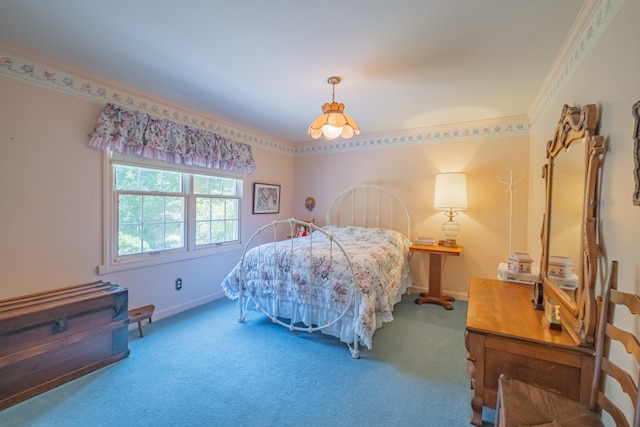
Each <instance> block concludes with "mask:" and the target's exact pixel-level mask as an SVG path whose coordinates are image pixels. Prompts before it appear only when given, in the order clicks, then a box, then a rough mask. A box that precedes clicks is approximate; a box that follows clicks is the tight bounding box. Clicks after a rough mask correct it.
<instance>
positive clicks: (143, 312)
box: [129, 304, 156, 338]
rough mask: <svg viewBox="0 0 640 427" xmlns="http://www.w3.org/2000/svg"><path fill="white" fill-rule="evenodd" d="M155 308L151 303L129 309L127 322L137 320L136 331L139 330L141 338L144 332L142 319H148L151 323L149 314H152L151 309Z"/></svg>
mask: <svg viewBox="0 0 640 427" xmlns="http://www.w3.org/2000/svg"><path fill="white" fill-rule="evenodd" d="M155 309H156V306H155V305H153V304H151V305H145V306H144V307H139V308H133V309H131V310H129V323H133V322H138V331H139V332H140V337H141V338H142V337H144V332H143V331H142V321H143V320H146V319H148V320H149V323H151V316H152V315H153V310H155Z"/></svg>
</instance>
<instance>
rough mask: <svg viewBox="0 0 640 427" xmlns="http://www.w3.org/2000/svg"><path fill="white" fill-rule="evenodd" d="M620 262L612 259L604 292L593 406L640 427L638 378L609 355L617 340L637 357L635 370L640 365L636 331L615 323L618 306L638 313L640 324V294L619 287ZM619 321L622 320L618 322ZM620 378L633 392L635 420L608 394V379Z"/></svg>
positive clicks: (617, 420)
mask: <svg viewBox="0 0 640 427" xmlns="http://www.w3.org/2000/svg"><path fill="white" fill-rule="evenodd" d="M617 282H618V262H617V261H612V262H611V268H610V269H609V278H608V279H607V283H606V285H605V289H604V291H603V293H602V302H601V304H602V305H601V310H600V313H601V314H600V318H599V323H598V331H597V335H596V359H595V372H594V378H593V384H592V387H591V410H597V409H598V407H600V408H602V410H604V411H606V412H607V413H609V415H611V417H612V418H613V420H614V421H615V423H616V426H618V427H622V426H625V427H629V426H631V425H632V426H633V427H640V395H638V382H639V381H640V376H638V375H636V379H635V380H634V379H633V377H632V376H631V375H630V374H629V373H628V372H627V371H626V370H624V369H622V368H621V367H620V366H618V365H617V364H615V363H614V362H612V361H611V359H610V358H609V353H610V349H611V346H612V344H613V343H615V342H617V343H619V344H620V345H622V346H624V348H625V349H626V351H627V353H629V354H631V355H632V356H633V357H634V359H635V370H632V371H633V372H636V373H637V372H638V371H639V367H640V342H639V341H638V338H637V337H636V335H635V334H634V333H631V332H629V331H627V330H623V329H621V328H620V327H619V326H615V325H614V313H615V312H616V310H618V313H617V315H618V316H619V315H620V314H622V313H621V310H623V309H625V307H626V309H628V310H629V312H630V313H631V314H632V315H633V316H634V317H633V319H634V322H632V323H633V324H634V325H638V324H640V297H639V296H638V295H634V294H630V293H626V292H621V291H618V290H617V289H616V288H617ZM616 323H619V322H616ZM631 363H633V362H631ZM609 378H611V379H614V380H615V381H617V382H618V383H619V385H620V387H621V389H622V390H623V391H624V392H625V393H626V394H627V395H628V396H629V398H630V399H631V402H632V404H633V405H634V408H635V409H634V413H633V424H629V421H628V420H627V418H626V417H625V415H624V413H623V411H622V410H621V409H620V407H619V406H617V405H616V404H615V403H614V402H612V401H611V399H610V398H609V397H607V395H606V394H605V391H606V389H607V386H608V385H610V381H608V379H609Z"/></svg>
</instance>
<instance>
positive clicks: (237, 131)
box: [0, 0, 625, 156]
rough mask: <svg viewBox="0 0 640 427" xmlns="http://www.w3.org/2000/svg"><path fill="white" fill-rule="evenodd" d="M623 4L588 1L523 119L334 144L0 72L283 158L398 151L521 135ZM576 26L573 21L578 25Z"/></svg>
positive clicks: (56, 80) (19, 63) (57, 75)
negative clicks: (272, 134)
mask: <svg viewBox="0 0 640 427" xmlns="http://www.w3.org/2000/svg"><path fill="white" fill-rule="evenodd" d="M624 1H625V0H599V1H598V2H596V3H594V4H595V7H594V11H593V13H592V15H591V16H590V17H587V18H586V20H585V22H584V25H583V26H582V27H583V28H574V29H573V30H574V31H576V33H577V34H578V36H577V37H576V38H575V41H574V42H573V43H572V44H571V45H570V46H567V48H566V49H565V50H564V51H563V55H562V56H561V57H560V58H559V59H558V61H556V65H555V66H554V67H553V68H552V69H551V71H550V76H549V77H548V78H547V80H546V82H547V83H546V84H545V85H544V86H543V88H542V91H541V95H540V96H539V97H538V99H537V100H536V102H535V103H534V106H533V108H532V112H530V114H529V117H530V119H527V118H526V117H524V116H517V118H514V117H504V118H497V119H495V120H488V121H484V122H473V123H457V124H451V125H446V126H437V127H425V128H421V129H414V130H411V131H397V132H394V133H390V134H388V135H386V136H380V135H370V136H363V137H358V138H352V139H349V140H339V141H324V140H322V141H307V142H299V143H294V142H290V143H285V142H278V141H275V140H273V139H269V138H266V137H263V136H260V135H258V134H257V133H252V132H250V131H246V130H242V129H241V128H240V127H234V126H231V125H228V124H222V123H220V122H217V121H215V120H214V119H211V118H208V117H205V116H203V115H198V114H196V113H193V112H189V111H186V110H183V109H179V108H176V107H172V106H169V105H166V104H161V103H158V102H156V101H151V100H150V99H146V98H144V96H139V95H135V94H133V93H130V92H129V91H127V90H124V89H121V88H118V87H116V86H115V85H114V86H110V85H108V84H102V83H98V82H97V81H93V80H91V79H88V78H81V77H78V76H76V75H74V74H72V73H69V72H66V71H61V70H59V69H56V68H55V67H51V66H48V65H44V64H40V63H38V61H33V60H27V59H24V58H22V57H20V56H18V55H14V54H11V53H8V52H4V51H3V50H1V49H0V74H2V75H5V76H8V77H11V78H16V79H19V80H22V81H26V82H28V83H32V84H36V85H40V86H44V87H47V88H50V89H54V90H57V91H61V92H64V93H67V94H72V95H75V96H80V97H83V98H85V99H89V100H92V101H97V102H100V103H105V104H106V103H107V102H112V103H115V104H119V105H121V106H123V107H126V108H133V109H137V110H140V111H144V112H147V113H149V114H153V115H156V116H158V117H162V118H166V119H170V120H172V121H175V122H179V123H184V124H188V125H190V126H193V127H198V128H201V129H206V130H209V131H212V132H215V133H218V134H220V135H222V136H224V137H226V138H229V139H232V140H235V141H240V142H246V143H248V144H250V145H253V146H256V147H260V148H264V149H267V150H270V151H276V152H280V153H286V154H289V155H294V156H296V155H313V154H318V153H331V152H340V151H357V150H368V149H380V148H389V147H400V146H406V145H417V144H429V143H438V142H446V141H454V140H465V139H478V138H488V137H504V136H519V135H527V134H528V133H529V132H530V129H531V128H532V127H533V126H534V125H535V123H536V121H537V120H538V118H539V117H540V115H541V114H543V113H544V112H545V110H546V109H547V108H548V107H549V106H550V104H551V102H552V101H553V100H554V98H555V97H556V96H557V94H558V92H559V91H560V90H561V89H562V87H563V86H564V84H565V83H566V81H567V80H568V79H569V77H570V76H571V75H572V74H573V72H574V71H575V70H576V69H577V68H578V66H579V65H580V63H581V62H582V60H583V59H584V58H585V57H586V56H587V54H588V52H589V50H590V49H591V47H592V46H593V45H594V44H595V42H596V41H597V40H598V38H599V37H600V35H601V34H602V33H603V32H604V29H605V28H606V26H607V25H608V24H609V22H610V21H611V19H612V18H613V16H614V15H615V13H616V12H617V11H618V10H619V9H620V7H621V6H622V4H623V3H624ZM578 24H579V23H578Z"/></svg>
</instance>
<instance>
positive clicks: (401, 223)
mask: <svg viewBox="0 0 640 427" xmlns="http://www.w3.org/2000/svg"><path fill="white" fill-rule="evenodd" d="M326 224H327V225H354V226H358V227H379V228H386V229H389V230H395V231H398V232H400V233H402V234H404V235H405V236H406V237H407V238H408V239H411V218H410V216H409V212H408V211H407V207H406V206H405V204H404V202H403V201H402V200H400V198H399V197H398V196H397V195H396V194H395V193H393V192H392V191H389V190H387V189H385V188H382V187H379V186H376V185H369V184H363V185H357V186H354V187H350V188H347V189H345V190H342V191H341V192H340V193H338V194H337V195H336V196H335V197H334V198H333V200H332V201H331V203H330V204H329V210H328V211H327V216H326Z"/></svg>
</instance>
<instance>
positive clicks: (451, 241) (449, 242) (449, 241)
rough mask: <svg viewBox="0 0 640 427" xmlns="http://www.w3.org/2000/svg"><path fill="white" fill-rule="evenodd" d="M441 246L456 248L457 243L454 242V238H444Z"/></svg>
mask: <svg viewBox="0 0 640 427" xmlns="http://www.w3.org/2000/svg"><path fill="white" fill-rule="evenodd" d="M442 246H444V247H446V248H457V247H458V243H457V242H456V239H445V240H444V244H443V245H442Z"/></svg>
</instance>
